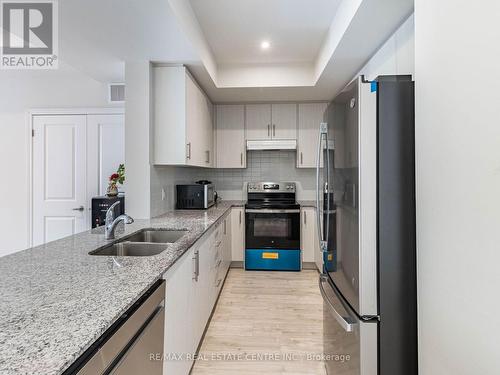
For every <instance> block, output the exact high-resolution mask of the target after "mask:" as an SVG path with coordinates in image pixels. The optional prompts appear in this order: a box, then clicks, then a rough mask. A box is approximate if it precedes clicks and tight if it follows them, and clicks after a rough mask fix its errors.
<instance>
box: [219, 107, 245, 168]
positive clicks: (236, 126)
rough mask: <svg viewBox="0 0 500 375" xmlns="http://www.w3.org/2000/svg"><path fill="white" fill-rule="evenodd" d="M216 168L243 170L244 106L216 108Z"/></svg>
mask: <svg viewBox="0 0 500 375" xmlns="http://www.w3.org/2000/svg"><path fill="white" fill-rule="evenodd" d="M216 135H217V168H245V167H246V147H245V106H243V105H218V106H217V131H216Z"/></svg>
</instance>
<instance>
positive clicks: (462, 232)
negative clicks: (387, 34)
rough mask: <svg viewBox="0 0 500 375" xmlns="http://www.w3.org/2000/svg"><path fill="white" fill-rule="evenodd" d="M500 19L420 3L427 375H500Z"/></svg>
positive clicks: (445, 0) (449, 0) (422, 299)
mask: <svg viewBox="0 0 500 375" xmlns="http://www.w3.org/2000/svg"><path fill="white" fill-rule="evenodd" d="M499 15H500V2H498V1H496V0H480V1H474V2H471V1H463V0H460V1H457V0H439V1H436V0H416V1H415V21H416V24H415V30H416V34H415V48H416V51H415V58H416V59H415V70H416V72H415V73H416V77H417V80H416V153H417V155H416V156H417V176H416V177H417V246H418V304H419V365H420V374H422V375H477V374H481V375H496V374H500V361H499V360H498V348H499V344H498V343H499V337H500V321H499V319H498V311H499V310H500V299H499V289H498V288H499V286H500V271H499V267H500V231H499V228H500V214H499V213H500V121H499V112H498V110H499V104H500V76H499V75H498V60H499V58H500V42H499V41H500V27H499V24H498V17H499Z"/></svg>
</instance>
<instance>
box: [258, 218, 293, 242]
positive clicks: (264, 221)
mask: <svg viewBox="0 0 500 375" xmlns="http://www.w3.org/2000/svg"><path fill="white" fill-rule="evenodd" d="M253 235H254V237H264V238H266V237H277V238H289V237H290V236H291V235H292V223H291V220H290V219H287V218H274V219H273V218H263V217H260V218H256V219H255V221H254V226H253Z"/></svg>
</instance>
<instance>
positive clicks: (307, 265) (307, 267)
mask: <svg viewBox="0 0 500 375" xmlns="http://www.w3.org/2000/svg"><path fill="white" fill-rule="evenodd" d="M302 269H303V270H317V269H318V267H316V263H315V262H302Z"/></svg>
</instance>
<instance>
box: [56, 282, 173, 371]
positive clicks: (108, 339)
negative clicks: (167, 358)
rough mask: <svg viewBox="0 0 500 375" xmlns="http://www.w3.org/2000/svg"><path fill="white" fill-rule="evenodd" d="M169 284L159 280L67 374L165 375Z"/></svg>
mask: <svg viewBox="0 0 500 375" xmlns="http://www.w3.org/2000/svg"><path fill="white" fill-rule="evenodd" d="M164 302H165V281H164V280H161V281H158V282H157V283H156V284H155V285H154V286H152V287H151V288H150V289H149V290H148V291H147V292H146V293H145V294H144V295H143V296H142V297H141V298H140V299H139V300H138V301H137V302H136V303H135V304H134V305H133V306H132V307H131V308H130V309H129V310H128V311H127V312H126V313H125V314H123V315H122V316H121V317H120V318H119V319H118V320H117V321H116V322H115V323H114V324H113V326H112V327H110V328H109V329H108V330H107V331H106V332H105V333H104V334H103V335H102V336H101V337H100V338H99V339H98V340H97V341H96V342H95V343H94V344H93V345H92V346H91V347H90V348H89V349H88V350H87V351H86V352H85V353H84V354H83V355H82V356H81V357H80V358H79V359H78V360H77V361H76V362H75V363H74V364H73V365H71V366H70V367H69V368H68V369H67V370H66V371H65V372H64V373H63V374H64V375H69V374H77V375H100V374H102V375H105V374H106V375H107V374H112V375H136V374H148V375H161V374H162V373H163V361H162V359H163V341H164V338H163V333H164V322H165V308H164V306H165V303H164Z"/></svg>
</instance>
